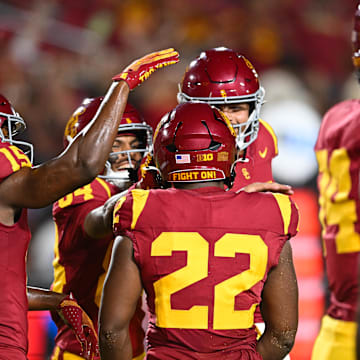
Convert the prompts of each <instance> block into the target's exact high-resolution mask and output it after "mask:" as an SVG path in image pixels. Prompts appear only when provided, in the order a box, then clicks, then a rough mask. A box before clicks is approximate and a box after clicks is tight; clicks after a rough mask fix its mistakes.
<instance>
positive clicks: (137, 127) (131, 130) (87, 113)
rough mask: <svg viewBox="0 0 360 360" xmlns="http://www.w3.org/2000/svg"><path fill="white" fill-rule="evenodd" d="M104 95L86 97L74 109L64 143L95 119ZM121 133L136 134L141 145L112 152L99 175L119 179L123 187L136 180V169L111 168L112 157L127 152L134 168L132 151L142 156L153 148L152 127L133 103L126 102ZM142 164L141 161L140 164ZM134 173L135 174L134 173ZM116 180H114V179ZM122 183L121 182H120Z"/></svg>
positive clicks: (68, 141)
mask: <svg viewBox="0 0 360 360" xmlns="http://www.w3.org/2000/svg"><path fill="white" fill-rule="evenodd" d="M103 99H104V98H103V97H102V96H100V97H97V98H86V99H84V100H83V102H82V103H81V105H80V106H79V107H78V108H77V109H76V110H75V111H74V113H73V114H72V116H71V117H70V119H69V121H68V122H67V124H66V127H65V132H64V145H65V146H67V145H69V143H70V142H71V141H72V140H73V139H74V137H75V136H76V135H77V134H78V133H79V132H80V131H81V130H82V129H83V128H84V127H85V126H86V125H87V124H89V122H90V121H91V120H92V119H93V117H94V116H95V114H96V112H97V110H98V109H99V107H100V104H101V102H102V101H103ZM118 134H119V135H135V136H136V137H137V138H138V139H139V141H140V147H139V148H137V149H133V150H124V151H118V152H112V153H110V155H109V161H108V162H107V163H106V168H105V172H104V174H103V175H99V177H102V178H105V179H109V180H119V181H118V182H117V185H119V187H123V183H124V182H127V181H128V180H129V179H130V178H131V180H134V179H135V178H136V175H134V174H136V171H135V170H136V169H133V170H134V171H131V173H130V171H126V170H129V169H123V170H124V171H116V172H114V171H113V170H112V169H111V163H110V161H111V159H113V158H114V157H115V156H118V154H125V155H126V156H127V157H128V160H129V164H130V166H131V168H132V165H131V164H132V160H131V154H132V153H141V154H142V157H143V156H145V155H146V154H147V153H149V152H150V151H151V150H152V128H151V126H150V125H148V124H146V123H145V121H144V120H143V118H142V116H141V115H140V114H139V112H138V111H137V110H136V109H135V107H134V106H132V105H131V104H129V103H128V104H126V107H125V110H124V113H123V116H122V119H121V121H120V124H119V129H118ZM138 165H140V163H139V164H138ZM133 173H134V174H133ZM113 182H114V181H113ZM120 183H121V184H120Z"/></svg>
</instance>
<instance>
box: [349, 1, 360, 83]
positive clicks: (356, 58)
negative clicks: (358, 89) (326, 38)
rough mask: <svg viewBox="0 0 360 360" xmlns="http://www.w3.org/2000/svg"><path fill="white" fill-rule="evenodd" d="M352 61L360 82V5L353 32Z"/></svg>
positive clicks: (356, 12) (356, 13) (357, 9)
mask: <svg viewBox="0 0 360 360" xmlns="http://www.w3.org/2000/svg"><path fill="white" fill-rule="evenodd" d="M351 40H352V48H353V56H352V61H353V65H354V67H355V71H356V75H357V78H358V80H359V81H360V4H359V5H358V6H357V8H356V11H355V19H354V30H353V32H352V39H351Z"/></svg>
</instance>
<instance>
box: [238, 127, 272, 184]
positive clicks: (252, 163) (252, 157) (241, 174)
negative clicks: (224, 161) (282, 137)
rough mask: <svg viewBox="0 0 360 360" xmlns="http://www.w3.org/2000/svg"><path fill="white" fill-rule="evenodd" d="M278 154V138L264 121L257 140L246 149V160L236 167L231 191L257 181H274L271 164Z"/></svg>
mask: <svg viewBox="0 0 360 360" xmlns="http://www.w3.org/2000/svg"><path fill="white" fill-rule="evenodd" d="M277 154H278V146H277V138H276V135H275V133H274V130H273V129H272V128H271V126H270V125H269V124H268V123H266V122H265V121H263V120H260V123H259V133H258V136H257V138H256V140H255V141H254V142H253V143H251V144H250V145H249V146H248V148H247V149H246V158H245V159H244V161H242V162H238V163H237V164H236V167H235V172H236V176H235V181H234V184H233V187H232V188H231V191H237V190H239V189H241V188H242V187H244V186H246V185H248V184H251V183H253V182H256V181H261V182H271V181H273V176H272V170H271V162H272V159H273V158H274V157H275V156H277Z"/></svg>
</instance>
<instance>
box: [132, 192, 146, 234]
mask: <svg viewBox="0 0 360 360" xmlns="http://www.w3.org/2000/svg"><path fill="white" fill-rule="evenodd" d="M131 194H132V197H133V209H132V210H133V218H132V223H131V229H134V228H135V226H136V223H137V221H138V219H139V216H140V215H141V213H142V211H143V210H144V207H145V204H146V201H147V199H148V196H149V191H148V190H142V189H134V190H131Z"/></svg>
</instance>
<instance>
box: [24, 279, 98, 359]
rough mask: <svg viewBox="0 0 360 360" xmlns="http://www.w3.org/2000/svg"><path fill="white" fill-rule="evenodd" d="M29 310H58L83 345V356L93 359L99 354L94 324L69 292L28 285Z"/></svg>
mask: <svg viewBox="0 0 360 360" xmlns="http://www.w3.org/2000/svg"><path fill="white" fill-rule="evenodd" d="M26 291H27V298H28V303H29V305H28V309H29V310H50V311H56V312H57V313H58V314H59V316H60V317H61V319H62V320H63V321H64V322H65V324H66V325H67V326H69V327H70V329H71V330H72V331H73V332H74V335H75V336H76V339H77V340H78V341H79V343H80V345H81V347H82V356H84V358H86V359H92V358H93V356H99V349H98V338H97V334H96V331H95V328H94V324H93V322H92V321H91V319H90V318H89V316H88V315H87V314H86V313H85V311H84V310H83V309H82V308H81V307H80V305H79V304H78V303H77V302H76V300H75V299H73V298H72V297H70V296H69V295H67V294H62V293H57V292H54V291H51V290H47V289H40V288H34V287H30V286H27V288H26Z"/></svg>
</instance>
